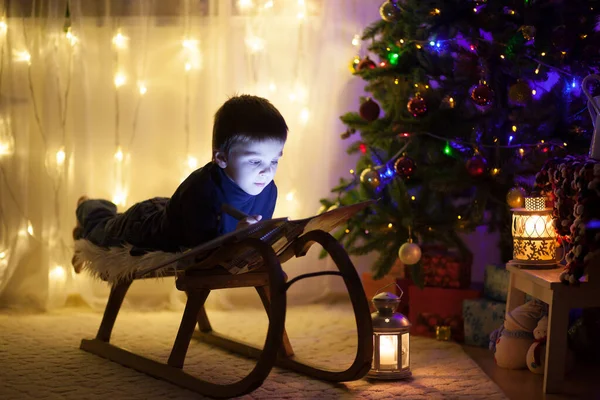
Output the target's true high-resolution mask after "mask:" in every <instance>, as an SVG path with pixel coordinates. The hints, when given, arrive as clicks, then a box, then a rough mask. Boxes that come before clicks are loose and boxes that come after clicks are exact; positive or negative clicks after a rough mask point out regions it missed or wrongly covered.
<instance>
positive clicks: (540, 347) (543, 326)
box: [526, 316, 548, 374]
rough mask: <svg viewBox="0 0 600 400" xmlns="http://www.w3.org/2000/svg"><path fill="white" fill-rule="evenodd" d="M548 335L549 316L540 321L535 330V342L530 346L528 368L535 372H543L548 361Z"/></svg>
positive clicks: (527, 357)
mask: <svg viewBox="0 0 600 400" xmlns="http://www.w3.org/2000/svg"><path fill="white" fill-rule="evenodd" d="M547 336H548V317H546V316H544V317H542V319H540V320H539V321H538V324H537V326H536V327H535V329H534V330H533V337H534V340H535V341H534V342H533V344H532V345H531V346H530V347H529V350H528V351H527V356H526V362H527V368H529V370H530V371H531V372H533V373H534V374H543V373H544V365H545V361H546V338H547Z"/></svg>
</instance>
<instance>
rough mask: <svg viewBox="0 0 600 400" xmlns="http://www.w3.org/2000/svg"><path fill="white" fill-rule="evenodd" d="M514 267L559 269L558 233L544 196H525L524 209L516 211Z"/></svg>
mask: <svg viewBox="0 0 600 400" xmlns="http://www.w3.org/2000/svg"><path fill="white" fill-rule="evenodd" d="M512 212H513V217H512V237H513V260H511V261H510V263H511V264H515V265H519V266H522V267H525V268H527V267H529V268H554V267H556V231H555V230H554V227H553V226H552V209H551V208H546V199H545V198H544V197H526V198H525V208H513V209H512Z"/></svg>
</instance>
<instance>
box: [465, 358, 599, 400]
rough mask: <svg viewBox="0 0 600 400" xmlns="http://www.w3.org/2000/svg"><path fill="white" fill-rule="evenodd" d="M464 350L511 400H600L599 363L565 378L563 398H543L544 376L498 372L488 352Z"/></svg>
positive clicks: (525, 372)
mask: <svg viewBox="0 0 600 400" xmlns="http://www.w3.org/2000/svg"><path fill="white" fill-rule="evenodd" d="M463 349H464V351H465V353H467V354H468V355H469V356H470V357H471V358H472V359H473V360H475V362H476V363H477V364H478V365H479V367H480V368H481V369H482V370H483V371H484V372H485V373H486V374H487V375H488V376H489V377H490V378H491V379H492V380H493V381H494V382H495V383H496V384H497V385H498V386H499V387H500V389H502V391H503V392H504V393H505V394H506V396H507V397H508V398H509V399H511V400H521V399H523V400H525V399H526V400H542V399H546V400H563V399H586V400H588V399H589V400H596V399H599V400H600V363H597V364H596V365H584V364H582V363H579V364H578V365H577V366H576V367H575V370H574V371H572V372H571V373H569V375H568V376H567V378H566V381H565V384H564V391H563V393H562V394H560V395H557V394H556V395H555V394H552V395H544V394H543V393H542V381H543V378H544V377H543V375H536V374H534V373H532V372H530V371H529V370H528V369H525V370H507V369H502V368H498V367H497V366H496V364H495V363H494V357H493V354H492V353H491V352H490V351H489V350H488V349H484V348H480V347H472V346H463Z"/></svg>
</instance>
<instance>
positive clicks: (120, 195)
mask: <svg viewBox="0 0 600 400" xmlns="http://www.w3.org/2000/svg"><path fill="white" fill-rule="evenodd" d="M112 202H113V203H115V204H116V205H118V206H122V207H124V206H125V204H127V191H126V190H124V189H122V188H117V189H116V190H115V194H114V195H113V198H112Z"/></svg>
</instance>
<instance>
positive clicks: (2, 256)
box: [0, 251, 6, 260]
mask: <svg viewBox="0 0 600 400" xmlns="http://www.w3.org/2000/svg"><path fill="white" fill-rule="evenodd" d="M5 258H6V252H5V251H1V252H0V260H3V259H5Z"/></svg>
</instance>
